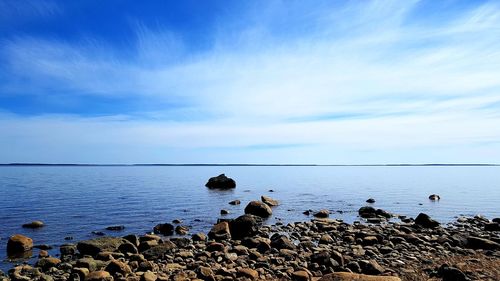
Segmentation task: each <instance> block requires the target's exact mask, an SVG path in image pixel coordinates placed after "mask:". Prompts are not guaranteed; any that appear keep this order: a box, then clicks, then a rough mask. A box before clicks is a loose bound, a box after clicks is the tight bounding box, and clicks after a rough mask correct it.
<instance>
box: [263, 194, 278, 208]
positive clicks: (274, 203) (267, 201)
mask: <svg viewBox="0 0 500 281" xmlns="http://www.w3.org/2000/svg"><path fill="white" fill-rule="evenodd" d="M260 199H261V200H262V202H264V203H265V204H267V205H268V206H269V207H275V206H278V205H279V204H280V203H279V202H278V201H276V200H274V199H272V198H271V197H269V196H264V195H262V196H261V197H260Z"/></svg>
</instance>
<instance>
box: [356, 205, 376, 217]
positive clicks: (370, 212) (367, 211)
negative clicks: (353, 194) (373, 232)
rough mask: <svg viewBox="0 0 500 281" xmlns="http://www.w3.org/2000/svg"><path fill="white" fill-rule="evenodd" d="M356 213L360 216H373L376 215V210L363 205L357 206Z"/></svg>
mask: <svg viewBox="0 0 500 281" xmlns="http://www.w3.org/2000/svg"><path fill="white" fill-rule="evenodd" d="M358 214H359V216H360V217H362V218H374V217H376V216H377V210H375V208H373V207H370V206H364V207H361V208H359V210H358Z"/></svg>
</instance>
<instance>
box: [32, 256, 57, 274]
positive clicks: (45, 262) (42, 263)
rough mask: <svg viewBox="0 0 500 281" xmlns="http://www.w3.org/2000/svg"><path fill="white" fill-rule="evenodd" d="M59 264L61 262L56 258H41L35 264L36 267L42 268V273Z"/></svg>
mask: <svg viewBox="0 0 500 281" xmlns="http://www.w3.org/2000/svg"><path fill="white" fill-rule="evenodd" d="M60 263H61V260H60V259H58V258H53V257H49V258H41V259H39V260H38V261H37V262H36V266H37V267H40V268H42V270H43V271H47V270H49V268H51V267H56V266H57V265H58V264H60Z"/></svg>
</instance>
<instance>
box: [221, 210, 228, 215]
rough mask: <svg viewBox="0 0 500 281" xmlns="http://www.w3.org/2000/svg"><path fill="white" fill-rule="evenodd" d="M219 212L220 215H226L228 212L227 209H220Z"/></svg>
mask: <svg viewBox="0 0 500 281" xmlns="http://www.w3.org/2000/svg"><path fill="white" fill-rule="evenodd" d="M220 214H221V215H227V214H229V211H228V210H225V209H222V210H220Z"/></svg>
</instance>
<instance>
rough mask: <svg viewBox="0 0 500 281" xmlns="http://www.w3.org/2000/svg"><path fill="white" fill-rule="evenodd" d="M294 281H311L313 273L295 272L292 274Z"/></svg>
mask: <svg viewBox="0 0 500 281" xmlns="http://www.w3.org/2000/svg"><path fill="white" fill-rule="evenodd" d="M292 280H293V281H310V280H311V273H309V272H307V271H305V270H299V271H295V272H293V273H292Z"/></svg>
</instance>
